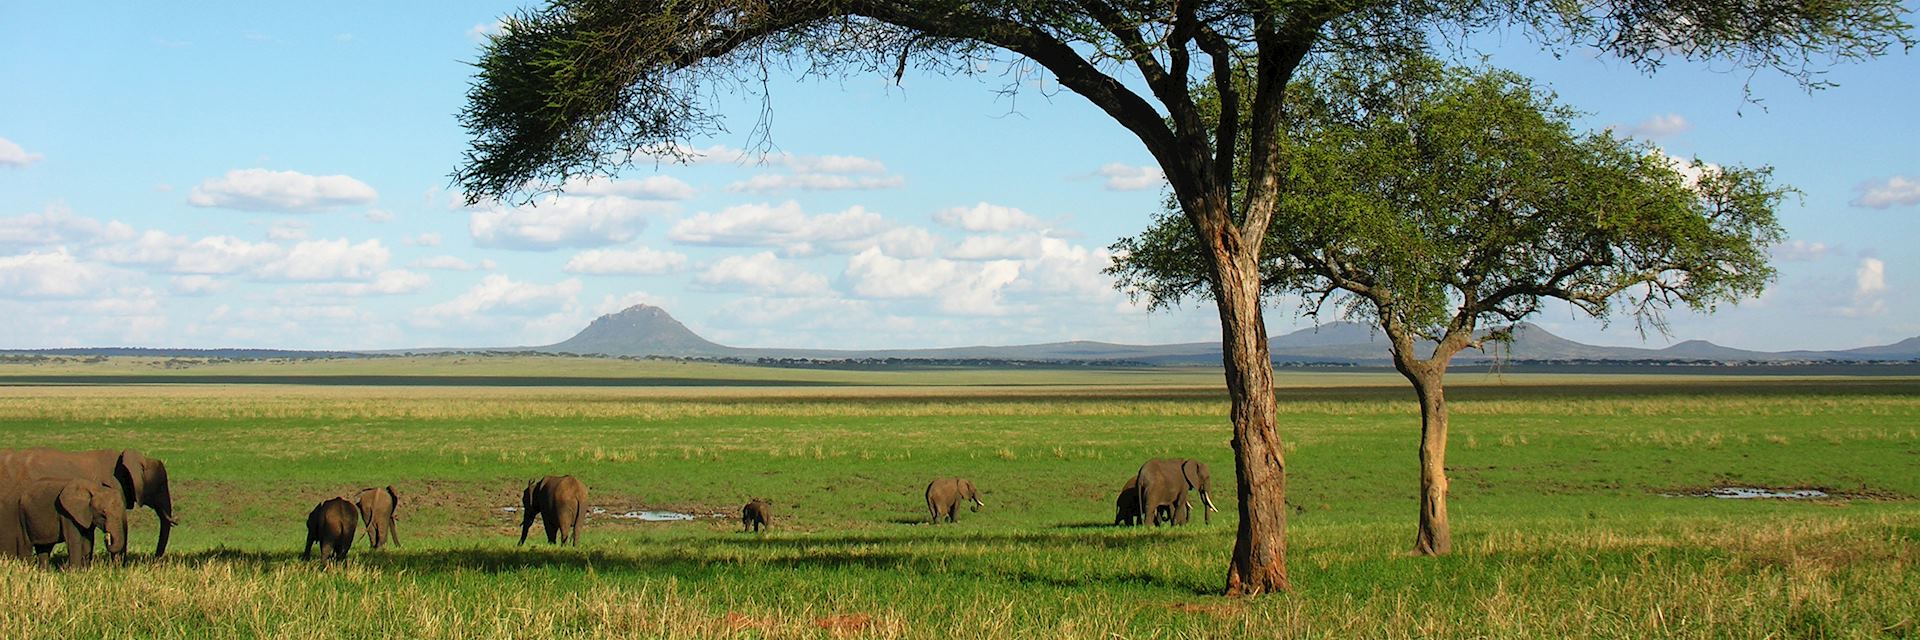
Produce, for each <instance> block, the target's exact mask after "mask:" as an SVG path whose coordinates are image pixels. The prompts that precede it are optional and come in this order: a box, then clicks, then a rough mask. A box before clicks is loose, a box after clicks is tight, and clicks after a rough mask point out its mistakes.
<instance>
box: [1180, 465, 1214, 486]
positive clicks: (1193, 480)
mask: <svg viewBox="0 0 1920 640" xmlns="http://www.w3.org/2000/svg"><path fill="white" fill-rule="evenodd" d="M1180 475H1182V476H1185V477H1186V479H1187V488H1188V489H1198V488H1200V487H1202V486H1205V485H1203V484H1201V480H1202V479H1203V478H1206V476H1207V466H1206V465H1204V464H1201V463H1200V461H1199V460H1186V461H1182V462H1181V463H1180Z"/></svg>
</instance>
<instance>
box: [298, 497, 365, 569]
mask: <svg viewBox="0 0 1920 640" xmlns="http://www.w3.org/2000/svg"><path fill="white" fill-rule="evenodd" d="M359 522H360V510H359V509H358V508H356V507H354V506H353V503H351V502H347V500H346V499H345V498H328V499H327V500H326V501H325V502H321V503H320V504H318V505H314V507H313V511H312V512H310V513H308V514H307V548H306V550H305V551H301V552H300V559H301V560H312V559H313V545H315V544H318V545H320V558H321V559H322V560H329V561H331V560H345V559H347V552H348V551H350V550H352V549H353V534H354V529H355V527H356V525H357V524H358V523H359Z"/></svg>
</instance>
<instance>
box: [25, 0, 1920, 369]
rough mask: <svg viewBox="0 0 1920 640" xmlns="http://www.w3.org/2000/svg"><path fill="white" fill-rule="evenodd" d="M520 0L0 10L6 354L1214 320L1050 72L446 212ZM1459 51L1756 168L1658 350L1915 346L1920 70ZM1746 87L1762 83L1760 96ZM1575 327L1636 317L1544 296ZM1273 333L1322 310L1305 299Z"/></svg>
mask: <svg viewBox="0 0 1920 640" xmlns="http://www.w3.org/2000/svg"><path fill="white" fill-rule="evenodd" d="M514 6H515V5H514V4H511V3H482V2H471V3H466V2H463V3H450V2H438V3H405V4H404V5H396V4H390V3H335V4H329V5H324V6H315V7H291V8H289V7H285V6H279V5H276V4H275V3H245V4H229V3H192V4H190V5H188V6H161V5H155V4H132V5H120V4H114V5H112V6H101V5H95V4H91V3H9V4H7V5H4V6H0V87H3V88H4V89H0V91H3V94H0V95H5V96H6V99H4V100H0V313H5V314H7V315H9V316H11V317H14V318H16V321H14V322H11V323H8V326H7V328H6V329H4V330H0V348H32V347H55V346H98V345H134V346H182V347H220V346H249V347H284V348H323V349H352V348H362V349H376V348H404V347H423V346H498V345H520V344H542V343H549V342H554V341H558V340H560V339H564V338H565V337H567V336H568V335H571V334H572V332H574V331H576V330H578V329H579V328H580V327H582V326H584V325H585V323H586V322H587V321H588V320H590V319H591V318H592V317H593V316H595V315H597V314H600V313H605V312H609V311H613V310H617V309H619V308H622V307H624V306H627V305H629V304H633V303H638V302H646V303H651V304H656V305H659V306H662V307H665V308H666V309H668V310H669V311H671V312H672V313H673V314H674V315H675V316H676V317H678V318H679V319H680V320H681V321H683V322H685V323H686V324H688V325H689V326H690V327H692V328H693V329H694V330H696V331H698V332H699V333H701V334H703V335H705V336H707V337H708V338H710V339H713V340H716V341H719V342H722V343H726V344H733V345H740V346H793V347H803V346H804V347H836V348H869V347H936V346H955V345H969V344H1014V343H1027V342H1045V341H1056V340H1075V339H1085V340H1104V341H1113V342H1130V343H1158V342H1184V341H1200V340H1214V339H1217V338H1218V325H1217V323H1216V321H1215V319H1214V314H1213V312H1212V310H1211V308H1210V307H1207V306H1194V307H1190V308H1186V309H1177V310H1173V311H1162V312H1154V313H1148V312H1146V311H1145V310H1144V309H1141V308H1139V307H1137V306H1136V305H1133V304H1131V303H1130V302H1129V301H1128V300H1127V299H1126V297H1125V296H1124V295H1121V294H1120V293H1118V292H1115V291H1113V290H1112V287H1111V285H1110V283H1109V282H1108V281H1107V280H1106V279H1105V278H1104V276H1101V275H1100V273H1099V271H1100V269H1101V268H1102V267H1104V266H1105V264H1106V260H1107V258H1108V256H1107V254H1106V251H1105V247H1106V246H1107V245H1109V244H1110V243H1111V242H1113V240H1114V239H1116V238H1118V237H1120V236H1123V235H1128V234H1131V233H1134V232H1137V231H1139V230H1141V229H1143V228H1144V227H1145V225H1146V224H1147V221H1148V219H1149V217H1150V216H1151V215H1152V213H1153V212H1154V210H1155V209H1156V208H1157V206H1158V203H1159V201H1160V199H1161V186H1160V182H1159V180H1158V179H1157V174H1156V173H1155V172H1154V170H1152V169H1150V168H1148V165H1150V164H1151V161H1150V159H1149V158H1148V156H1147V154H1146V153H1145V151H1144V150H1143V149H1142V148H1141V147H1140V145H1139V143H1138V142H1137V141H1136V140H1134V139H1133V138H1132V137H1130V136H1129V135H1128V134H1127V133H1125V132H1124V131H1123V130H1121V129H1120V128H1119V127H1118V126H1117V125H1115V124H1113V123H1112V122H1111V121H1110V120H1109V119H1107V118H1106V117H1105V116H1103V115H1102V114H1100V113H1099V112H1098V111H1097V110H1095V109H1093V108H1092V107H1091V106H1090V105H1088V104H1087V103H1086V102H1085V101H1083V100H1081V99H1080V98H1079V97H1077V96H1075V95H1073V94H1071V93H1067V92H1064V91H1057V90H1054V88H1053V87H1052V86H1051V85H1048V84H1046V83H1045V82H1044V81H1043V82H1040V83H1039V87H1040V88H1038V89H1033V90H1028V91H1025V92H1023V93H1021V94H1020V95H1019V96H1018V99H1017V100H1015V101H1010V100H1008V99H1006V98H1004V97H1001V96H998V95H996V93H995V89H997V88H999V87H1000V86H1001V85H1002V84H1004V83H1005V82H1006V79H1005V78H1003V77H1001V76H999V75H989V76H986V77H983V78H941V77H929V76H918V75H913V74H909V75H908V76H907V77H906V78H905V79H904V80H903V81H902V82H901V83H900V84H899V85H895V84H892V83H891V82H890V81H888V80H887V79H882V78H876V77H868V76H855V77H851V78H845V79H834V80H818V79H815V80H795V79H793V78H792V77H790V76H779V75H776V78H775V81H774V84H773V86H772V100H773V108H774V116H773V118H772V121H771V127H772V128H771V131H772V142H773V144H774V145H775V146H776V148H777V149H776V152H775V153H774V154H772V155H768V156H764V157H762V156H757V155H754V154H745V155H743V154H741V153H740V149H741V148H742V147H744V146H747V145H749V144H750V143H751V142H752V138H751V137H750V135H749V134H750V130H751V129H752V128H753V125H754V122H755V119H756V117H757V114H758V112H759V104H758V102H757V101H755V100H753V99H751V98H748V97H744V96H740V97H733V98H730V99H729V98H725V97H723V99H722V100H721V101H720V102H718V104H719V105H720V106H721V107H722V108H723V110H724V111H725V112H727V113H728V114H730V119H729V120H728V123H729V125H730V127H731V128H732V131H731V132H729V133H725V134H722V135H719V136H716V137H714V138H712V139H710V140H702V141H696V142H695V143H694V145H693V146H695V147H697V148H700V149H702V150H703V151H704V152H705V155H704V156H703V157H704V160H703V161H702V162H700V163H697V164H695V165H692V166H678V165H671V164H669V165H662V166H657V167H656V166H652V165H648V166H641V167H635V168H633V169H631V170H629V171H627V172H626V173H624V174H623V175H622V176H621V177H620V179H618V180H614V181H603V182H598V183H593V184H583V185H578V188H575V189H572V190H570V191H569V192H568V193H567V194H566V195H564V196H561V197H559V198H558V199H554V200H551V201H547V202H544V203H543V204H542V205H541V206H537V207H506V206H500V205H488V206H482V207H472V208H469V207H462V206H460V205H459V203H458V202H457V197H456V195H455V194H453V193H450V192H448V191H447V187H448V180H447V175H448V173H449V172H450V171H452V170H453V168H454V167H455V165H456V164H457V163H458V161H459V159H460V155H461V153H462V151H463V150H464V149H465V145H466V137H465V134H464V132H463V131H462V130H461V129H460V127H459V125H458V123H457V122H456V121H455V119H454V114H455V113H457V112H458V111H459V109H460V108H461V106H462V104H463V100H464V94H465V90H466V86H467V83H468V79H469V75H470V71H471V70H470V67H468V66H467V65H466V63H465V62H464V61H467V60H472V59H474V58H475V57H476V55H477V51H478V48H479V46H480V41H481V38H482V36H481V34H482V33H483V32H484V31H486V30H487V29H490V28H492V25H494V24H495V20H496V17H497V16H499V15H501V14H503V13H506V12H507V11H509V10H511V9H512V8H513V7H514ZM1477 44H1478V46H1479V47H1480V48H1481V49H1483V50H1484V51H1485V52H1486V53H1487V54H1489V55H1490V58H1489V59H1490V61H1491V62H1492V63H1493V64H1496V65H1499V66H1504V67H1507V68H1511V69H1514V70H1517V71H1521V72H1523V73H1526V74H1528V75H1531V76H1534V77H1536V78H1538V79H1540V80H1541V81H1543V82H1545V83H1547V84H1549V85H1551V86H1552V87H1553V88H1554V89H1555V90H1556V91H1557V92H1558V93H1559V94H1560V96H1561V97H1562V99H1564V100H1565V101H1566V102H1567V103H1569V104H1572V105H1575V106H1578V107H1580V108H1582V109H1584V110H1586V111H1589V112H1591V113H1592V115H1591V116H1590V117H1589V118H1588V119H1587V121H1586V124H1587V125H1589V126H1591V127H1595V128H1599V127H1608V126H1612V127H1615V128H1617V129H1619V130H1621V131H1626V132H1630V133H1633V134H1635V135H1637V136H1640V137H1643V138H1646V139H1649V140H1652V141H1654V142H1655V143H1657V144H1659V145H1660V146H1661V147H1662V148H1663V149H1665V150H1666V151H1667V152H1669V153H1671V154H1674V155H1678V156H1692V155H1698V156H1700V157H1701V158H1703V159H1705V160H1708V161H1710V162H1715V163H1722V164H1748V165H1755V164H1771V165H1773V166H1775V167H1776V168H1777V174H1776V175H1777V177H1778V178H1779V179H1780V180H1781V181H1783V182H1785V183H1788V184H1791V185H1793V186H1796V187H1798V188H1800V189H1801V190H1803V191H1804V192H1805V193H1806V195H1805V198H1804V199H1803V200H1801V201H1798V202H1794V203H1791V204H1790V205H1789V206H1788V207H1787V209H1786V210H1785V211H1783V212H1782V216H1783V222H1784V223H1785V225H1786V227H1787V229H1788V233H1789V236H1790V240H1789V241H1788V242H1787V243H1786V244H1783V245H1782V246H1780V247H1777V248H1776V250H1775V257H1776V259H1777V264H1778V266H1779V268H1780V274H1781V275H1780V279H1779V281H1778V282H1777V283H1776V284H1775V285H1774V286H1773V287H1772V288H1771V289H1770V290H1769V291H1768V292H1767V293H1765V294H1764V295H1762V296H1761V297H1760V298H1759V299H1756V300H1751V301H1746V302H1743V303H1741V304H1739V305H1737V306H1733V307H1724V308H1722V309H1721V310H1720V312H1719V313H1718V314H1716V315H1714V316H1710V317H1707V316H1696V315H1693V314H1688V313H1675V314H1673V315H1672V316H1671V317H1670V320H1671V321H1672V329H1673V336H1672V337H1671V338H1664V337H1661V336H1658V335H1655V336H1652V337H1651V338H1649V339H1647V341H1646V342H1645V344H1651V345H1654V346H1660V345H1664V344H1667V343H1669V342H1671V341H1678V340H1685V339H1708V340H1712V341H1715V342H1719V343H1722V344H1728V345H1732V346H1739V347H1744V348H1752V349H1766V350H1776V349H1790V348H1836V347H1851V346H1860V345H1866V344H1880V343H1886V342H1892V341H1896V340H1899V339H1903V338H1906V337H1910V336H1915V335H1920V303H1916V302H1915V301H1914V300H1915V298H1916V297H1920V296H1915V295H1914V294H1916V293H1920V279H1916V277H1915V274H1920V252H1915V251H1914V250H1913V249H1912V247H1913V245H1914V244H1915V241H1916V239H1920V152H1917V151H1916V142H1917V141H1920V136H1916V135H1915V134H1916V132H1920V127H1917V126H1916V124H1915V120H1914V118H1913V116H1912V109H1913V107H1912V105H1913V104H1915V98H1916V97H1920V95H1917V94H1920V88H1916V86H1917V85H1920V83H1915V82H1913V78H1916V77H1920V61H1917V60H1916V58H1915V57H1913V56H1912V55H1906V54H1900V53H1896V54H1894V55H1892V56H1889V57H1886V58H1882V59H1879V60H1874V61H1870V62H1867V63H1864V64H1856V65H1851V66H1846V67H1840V68H1836V69H1834V70H1833V71H1832V72H1831V73H1829V74H1828V76H1827V79H1829V80H1832V81H1835V82H1838V83H1839V84H1840V86H1839V87H1838V88H1834V89H1829V90H1824V91H1818V92H1814V93H1812V94H1809V93H1807V92H1805V91H1803V90H1801V89H1800V88H1798V87H1797V86H1795V85H1794V84H1793V83H1792V82H1791V81H1788V80H1786V79H1784V78H1782V77H1780V76H1778V74H1774V73H1771V72H1765V71H1763V72H1760V73H1759V74H1758V75H1754V76H1751V78H1750V76H1749V74H1748V73H1747V72H1745V71H1743V70H1738V69H1731V68H1728V67H1726V66H1725V65H1721V66H1719V67H1715V66H1712V65H1688V64H1685V63H1674V64H1672V65H1670V66H1669V67H1668V68H1666V69H1664V70H1662V71H1660V72H1659V73H1657V74H1655V75H1653V76H1651V77H1649V76H1648V75H1646V74H1643V73H1641V72H1639V71H1637V70H1634V69H1632V68H1629V67H1628V66H1626V65H1624V64H1622V63H1620V62H1618V61H1615V60H1609V59H1604V58H1594V57H1592V56H1587V55H1583V54H1582V53H1581V52H1578V51H1575V52H1570V53H1569V54H1568V55H1566V56H1563V57H1562V58H1560V59H1554V58H1553V57H1552V56H1548V55H1545V54H1542V53H1539V52H1537V51H1536V50H1534V49H1533V48H1532V47H1531V46H1530V45H1528V44H1526V43H1525V41H1524V39H1522V38H1519V37H1516V36H1508V37H1505V38H1501V37H1497V36H1496V37H1488V38H1483V39H1482V40H1481V41H1479V42H1478V43H1477ZM1748 83H1751V86H1752V89H1753V91H1754V94H1755V95H1756V96H1757V97H1758V98H1760V99H1761V102H1760V103H1759V104H1758V105H1756V104H1754V103H1749V102H1745V101H1744V100H1743V98H1742V96H1743V92H1742V89H1743V86H1745V85H1747V84H1748ZM1537 321H1538V322H1540V323H1541V324H1543V325H1546V326H1547V327H1549V328H1550V329H1551V330H1553V331H1554V332H1556V333H1560V334H1562V335H1565V336H1567V337H1571V338H1574V339H1579V340H1583V341H1589V342H1599V343H1608V344H1643V342H1642V338H1641V337H1640V335H1639V334H1638V333H1637V332H1636V331H1635V329H1634V327H1633V324H1632V323H1631V322H1630V321H1624V320H1622V321H1615V322H1614V323H1612V324H1611V325H1602V324H1600V323H1597V322H1592V321H1587V320H1583V319H1580V318H1578V317H1577V316H1574V315H1573V314H1571V313H1570V312H1569V311H1567V310H1566V309H1553V310H1549V311H1548V312H1546V313H1544V314H1542V315H1541V316H1540V317H1539V318H1538V319H1537ZM1268 322H1269V325H1270V329H1271V330H1272V331H1273V332H1274V333H1280V332H1284V331H1286V330H1289V329H1292V328H1297V327H1302V326H1307V323H1306V322H1305V321H1302V320H1299V319H1297V318H1296V317H1295V314H1294V309H1293V308H1292V307H1291V306H1290V305H1286V304H1284V303H1283V304H1280V305H1278V306H1276V307H1275V308H1273V309H1272V310H1271V311H1270V312H1269V314H1268Z"/></svg>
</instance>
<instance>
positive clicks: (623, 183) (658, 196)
mask: <svg viewBox="0 0 1920 640" xmlns="http://www.w3.org/2000/svg"><path fill="white" fill-rule="evenodd" d="M560 192H561V193H564V194H567V195H571V196H620V197H623V198H633V199H635V200H686V199H688V198H692V197H693V194H694V190H693V185H690V184H687V183H686V182H683V181H681V180H680V179H679V178H675V177H672V176H647V177H645V178H641V179H638V180H633V179H620V180H608V179H605V178H575V179H572V180H568V181H566V183H565V184H562V185H561V186H560Z"/></svg>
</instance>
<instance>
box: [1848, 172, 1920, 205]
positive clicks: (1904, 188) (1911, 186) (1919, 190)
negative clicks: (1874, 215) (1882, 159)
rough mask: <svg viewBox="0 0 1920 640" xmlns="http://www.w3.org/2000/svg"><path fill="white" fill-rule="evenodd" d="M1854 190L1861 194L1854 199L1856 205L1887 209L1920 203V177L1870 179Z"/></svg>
mask: <svg viewBox="0 0 1920 640" xmlns="http://www.w3.org/2000/svg"><path fill="white" fill-rule="evenodd" d="M1853 190H1854V192H1855V193H1858V194H1860V195H1859V196H1857V197H1855V198H1854V199H1853V203H1852V204H1853V206H1856V207H1866V208H1869V209H1887V208H1891V207H1911V206H1913V205H1916V204H1920V179H1914V178H1908V177H1906V176H1893V177H1891V178H1887V179H1885V180H1869V181H1867V182H1862V183H1860V185H1859V186H1856V187H1854V188H1853Z"/></svg>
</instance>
